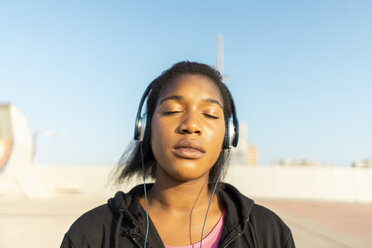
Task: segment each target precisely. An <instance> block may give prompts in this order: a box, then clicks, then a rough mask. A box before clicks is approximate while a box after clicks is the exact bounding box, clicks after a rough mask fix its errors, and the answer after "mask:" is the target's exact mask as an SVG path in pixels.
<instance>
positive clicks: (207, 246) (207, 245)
mask: <svg viewBox="0 0 372 248" xmlns="http://www.w3.org/2000/svg"><path fill="white" fill-rule="evenodd" d="M224 217H225V210H224V211H223V213H222V215H221V218H220V219H219V221H218V222H217V224H216V225H215V226H214V227H213V229H212V231H211V232H210V233H209V234H208V235H207V236H206V237H205V238H204V239H203V246H202V248H217V247H218V243H219V242H220V238H221V234H222V230H223V223H224ZM165 248H200V241H199V242H197V243H195V244H192V245H187V246H169V245H166V246H165Z"/></svg>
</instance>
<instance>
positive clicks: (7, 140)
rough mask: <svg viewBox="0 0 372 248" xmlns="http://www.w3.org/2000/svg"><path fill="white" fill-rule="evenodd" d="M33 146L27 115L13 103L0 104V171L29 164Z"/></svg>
mask: <svg viewBox="0 0 372 248" xmlns="http://www.w3.org/2000/svg"><path fill="white" fill-rule="evenodd" d="M33 148H34V147H33V140H32V135H31V130H30V127H29V124H28V120H27V118H26V116H25V115H24V114H23V113H22V112H21V111H19V110H18V109H17V108H16V107H15V106H14V105H13V104H0V173H4V171H5V170H8V169H11V168H12V169H15V168H16V167H23V166H29V165H30V164H31V162H32V156H33V151H34V150H33Z"/></svg>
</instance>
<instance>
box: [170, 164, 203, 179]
mask: <svg viewBox="0 0 372 248" xmlns="http://www.w3.org/2000/svg"><path fill="white" fill-rule="evenodd" d="M167 174H168V175H169V176H171V177H173V178H175V179H177V180H179V181H182V182H187V181H191V180H195V179H199V178H202V177H203V176H205V175H209V169H206V170H201V168H200V165H199V166H198V165H197V164H194V163H193V164H192V165H190V164H188V163H186V164H184V163H183V164H178V165H177V167H176V168H173V169H172V170H170V171H168V173H167Z"/></svg>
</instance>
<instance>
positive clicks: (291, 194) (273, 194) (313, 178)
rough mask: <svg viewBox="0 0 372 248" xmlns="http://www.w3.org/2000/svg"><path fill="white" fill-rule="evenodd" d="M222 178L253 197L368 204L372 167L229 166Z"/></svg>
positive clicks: (370, 192)
mask: <svg viewBox="0 0 372 248" xmlns="http://www.w3.org/2000/svg"><path fill="white" fill-rule="evenodd" d="M226 181H228V182H231V183H232V184H234V185H235V186H236V187H237V188H238V189H239V190H240V191H242V192H244V194H246V195H249V196H251V197H253V198H254V197H260V198H279V199H303V200H321V201H345V202H362V203H372V168H343V167H321V166H312V167H302V166H258V167H245V166H231V167H230V168H229V172H228V175H227V177H226Z"/></svg>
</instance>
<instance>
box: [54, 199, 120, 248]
mask: <svg viewBox="0 0 372 248" xmlns="http://www.w3.org/2000/svg"><path fill="white" fill-rule="evenodd" d="M113 218H114V216H113V213H112V211H111V210H110V208H109V206H108V204H104V205H101V206H98V207H96V208H94V209H92V210H90V211H88V212H86V213H85V214H83V215H82V216H80V217H79V218H78V219H77V220H76V221H75V222H74V223H73V224H72V225H71V227H70V229H69V230H68V231H67V233H66V235H65V238H64V240H63V242H62V245H61V247H90V245H91V244H97V242H98V243H100V244H101V243H102V242H105V237H104V235H105V233H107V232H108V233H110V232H111V226H112V222H113ZM107 242H109V240H107Z"/></svg>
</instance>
